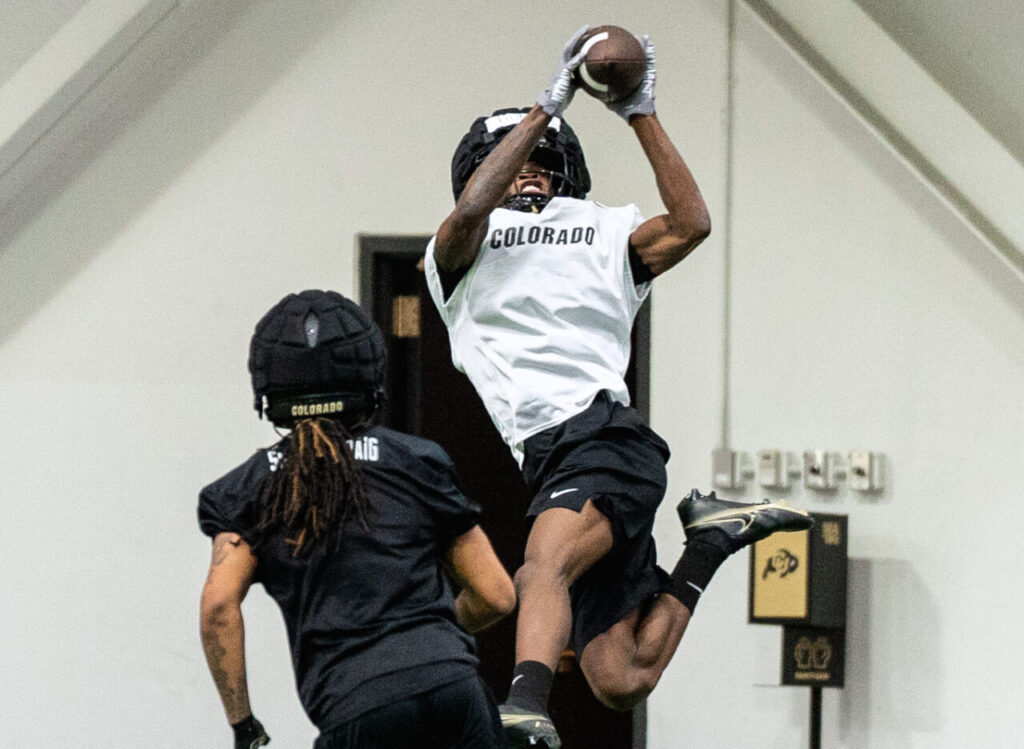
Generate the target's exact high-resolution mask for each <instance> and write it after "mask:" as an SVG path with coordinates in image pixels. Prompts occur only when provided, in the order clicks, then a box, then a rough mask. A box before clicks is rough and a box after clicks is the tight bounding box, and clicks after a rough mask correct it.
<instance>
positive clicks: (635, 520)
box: [523, 392, 670, 657]
mask: <svg viewBox="0 0 1024 749" xmlns="http://www.w3.org/2000/svg"><path fill="white" fill-rule="evenodd" d="M524 452H525V457H524V460H523V477H524V478H525V479H526V483H527V485H528V486H529V488H530V491H531V492H532V493H533V501H532V502H531V503H530V508H529V510H528V511H527V516H528V517H529V518H531V519H533V518H536V517H537V516H538V515H539V514H540V513H542V512H544V510H548V509H551V508H553V507H564V508H568V509H570V510H575V511H576V512H579V511H580V510H581V509H582V508H583V505H584V503H585V502H586V501H587V500H588V499H589V500H592V501H593V503H594V506H595V507H596V508H597V510H598V511H600V512H601V514H602V515H604V516H605V517H607V518H608V520H609V522H610V523H611V526H612V534H613V536H614V544H613V546H612V549H611V551H610V552H608V554H607V555H605V556H604V557H603V558H602V559H601V560H600V561H599V562H598V563H597V564H595V565H594V566H593V567H592V568H591V569H589V570H588V571H587V572H585V573H584V574H583V576H582V577H580V578H579V580H577V581H576V582H575V584H573V586H572V588H570V591H569V592H570V595H571V598H572V610H573V625H572V636H571V641H570V644H571V645H572V647H573V650H574V651H575V652H576V655H577V657H579V655H580V654H582V652H583V649H584V648H585V647H586V646H587V643H589V642H590V641H591V640H592V639H593V638H594V637H596V636H597V635H599V634H601V633H602V632H604V631H606V630H607V629H608V628H609V627H611V626H612V625H613V624H615V623H616V622H618V621H620V620H621V619H623V618H624V617H625V616H626V615H627V614H629V612H631V611H633V610H634V609H636V608H637V607H639V606H640V605H642V604H643V603H645V602H646V601H647V600H649V599H650V598H651V597H652V596H654V595H655V594H656V593H657V592H658V591H659V590H660V589H661V586H662V584H663V582H664V579H665V573H664V572H663V571H661V570H660V569H659V568H658V566H657V563H656V559H657V553H656V549H655V545H654V538H653V537H652V536H651V531H652V529H653V527H654V516H655V514H656V513H657V511H658V506H659V505H660V504H661V501H662V500H663V499H664V497H665V489H666V486H667V481H668V480H667V475H666V472H665V464H666V463H667V462H668V459H669V454H670V453H669V448H668V445H667V444H666V443H665V441H664V440H663V439H661V437H659V436H658V435H657V434H656V433H655V432H654V430H652V429H651V428H650V427H648V426H647V424H645V423H644V420H643V417H641V416H640V414H639V413H638V412H637V411H636V410H635V409H633V408H630V407H628V406H623V405H622V404H621V403H617V402H615V401H613V400H612V399H611V397H610V396H609V395H608V393H606V392H602V393H600V394H599V395H598V396H597V397H596V398H595V399H594V402H593V403H592V404H591V405H590V407H589V408H587V410H586V411H584V412H583V413H580V414H577V415H576V416H573V417H572V418H571V419H568V420H567V421H565V422H563V423H562V424H559V425H558V426H556V427H552V428H551V429H547V430H545V431H543V432H540V433H539V434H535V435H534V436H532V437H530V438H529V439H527V440H526V443H525V450H524Z"/></svg>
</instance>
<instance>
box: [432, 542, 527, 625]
mask: <svg viewBox="0 0 1024 749" xmlns="http://www.w3.org/2000/svg"><path fill="white" fill-rule="evenodd" d="M445 561H446V567H447V569H448V572H449V573H450V574H451V575H452V577H453V578H455V582H456V583H457V584H458V585H459V586H460V587H461V588H462V589H461V590H460V591H459V594H458V596H457V597H456V599H455V614H456V616H457V617H458V620H459V624H461V625H462V627H463V628H464V629H465V630H466V631H467V632H479V631H480V630H482V629H487V628H488V627H490V626H491V625H493V624H496V623H497V622H499V621H501V620H502V619H504V618H505V617H506V616H508V615H509V614H511V613H512V611H513V609H515V607H516V589H515V586H514V585H513V584H512V578H511V577H509V575H508V572H506V571H505V567H504V566H503V565H502V563H501V561H500V560H499V559H498V557H497V555H496V554H495V553H494V549H493V548H492V547H491V542H490V540H489V539H488V538H487V534H485V533H484V531H483V529H482V528H481V527H480V526H479V525H475V526H473V527H472V528H470V529H469V530H468V531H466V532H465V533H463V534H462V535H461V536H459V537H458V538H456V539H455V540H454V541H453V542H452V545H451V547H450V548H449V550H448V555H447V558H446V560H445Z"/></svg>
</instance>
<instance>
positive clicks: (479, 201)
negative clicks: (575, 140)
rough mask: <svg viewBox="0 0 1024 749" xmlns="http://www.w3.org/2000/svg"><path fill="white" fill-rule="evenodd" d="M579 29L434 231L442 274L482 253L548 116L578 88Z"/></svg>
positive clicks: (556, 113)
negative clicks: (492, 219)
mask: <svg viewBox="0 0 1024 749" xmlns="http://www.w3.org/2000/svg"><path fill="white" fill-rule="evenodd" d="M589 28H590V27H589V26H583V27H582V28H580V29H579V30H578V31H577V32H576V33H575V34H573V35H572V37H571V38H570V39H569V41H568V42H566V44H565V48H564V49H563V50H562V60H561V63H560V64H559V66H558V69H557V70H556V71H555V74H554V75H553V76H552V77H551V83H550V85H549V86H548V87H547V88H546V89H544V91H542V92H541V94H540V96H539V97H537V103H536V104H535V105H534V107H533V109H531V110H530V112H529V113H528V114H527V115H526V117H525V118H524V119H523V120H522V121H521V122H519V124H517V125H516V126H515V127H514V128H513V129H512V131H511V132H510V133H509V134H508V135H506V136H505V137H504V138H503V139H502V140H501V142H500V143H499V144H498V145H497V147H495V149H494V150H493V151H491V153H490V154H488V156H487V158H486V159H484V160H483V162H482V163H481V164H480V166H479V167H477V169H476V171H475V172H474V173H473V176H472V177H471V178H470V180H469V182H468V183H467V184H466V189H465V190H463V191H462V195H460V196H459V199H458V201H457V202H456V204H455V210H453V211H452V212H451V214H450V215H449V216H448V218H446V219H445V220H444V222H443V223H442V224H441V227H440V228H439V229H438V230H437V238H436V240H435V242H434V257H435V258H436V260H437V265H438V267H439V268H440V269H441V270H443V271H454V270H457V269H459V268H464V267H465V266H467V265H470V264H471V263H472V262H473V261H474V260H475V259H476V255H477V252H478V251H479V250H480V243H481V242H482V241H483V238H484V233H485V232H486V231H487V220H488V217H489V216H490V215H491V212H492V211H494V209H495V208H497V207H498V206H499V205H500V204H501V201H502V198H504V196H505V193H506V191H507V190H508V188H509V185H511V184H512V180H513V179H515V176H516V174H517V173H518V172H519V170H520V169H521V168H522V166H523V164H525V163H526V161H527V159H529V158H530V154H532V153H533V149H534V148H535V147H536V146H537V143H538V142H540V139H541V137H543V135H544V131H545V130H546V129H547V126H548V123H549V122H551V118H552V117H557V116H559V115H560V114H561V113H562V112H563V111H564V110H565V108H566V107H567V106H569V102H571V101H572V98H573V95H574V94H575V92H576V86H577V83H576V82H575V80H574V78H573V72H574V71H575V70H576V68H578V67H579V65H580V62H581V61H582V60H583V53H582V52H578V53H576V54H573V53H574V51H575V47H576V44H577V42H578V41H579V40H580V39H581V38H582V37H583V35H584V34H586V32H587V31H588V30H589Z"/></svg>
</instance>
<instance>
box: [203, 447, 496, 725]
mask: <svg viewBox="0 0 1024 749" xmlns="http://www.w3.org/2000/svg"><path fill="white" fill-rule="evenodd" d="M284 444H285V443H283V442H282V443H278V445H275V446H274V447H271V448H269V449H267V450H261V451H259V452H257V453H256V454H255V455H253V456H252V457H251V458H249V459H248V460H247V461H245V463H243V464H242V465H240V466H238V467H237V468H235V469H234V470H233V471H231V472H230V473H228V474H226V475H225V476H223V477H222V478H220V479H218V480H217V481H215V482H213V483H212V484H210V485H209V486H207V487H205V488H204V489H203V490H202V492H201V493H200V496H199V524H200V527H201V529H202V531H203V533H205V534H206V535H208V536H210V537H213V536H215V535H216V534H217V533H220V532H223V531H230V532H234V533H238V534H240V535H241V536H242V537H243V538H246V539H249V538H250V537H251V531H252V529H253V528H254V527H255V525H256V522H257V511H258V508H257V499H258V497H259V494H260V489H261V487H262V486H263V483H264V482H265V481H267V480H268V479H269V478H270V476H271V473H272V471H274V470H275V469H276V468H277V466H278V464H279V463H280V461H281V460H282V459H283V455H282V453H281V450H282V449H283V445H284ZM350 446H351V447H352V449H353V454H354V455H355V458H356V460H357V462H358V464H359V468H360V470H361V472H362V476H363V480H364V482H365V487H366V491H367V492H368V494H369V496H370V502H371V505H372V508H373V510H372V515H371V517H370V522H369V528H368V529H364V528H362V527H361V526H360V525H359V524H358V523H349V524H348V525H347V526H346V527H345V530H344V533H343V535H342V538H341V544H340V548H338V549H337V550H335V549H334V548H333V547H331V548H330V549H323V548H321V549H317V550H315V551H314V552H313V553H312V554H311V555H310V556H308V557H306V558H301V559H296V558H294V557H292V556H291V553H290V551H289V549H288V547H286V545H285V543H284V538H283V536H281V535H280V534H278V535H276V536H270V537H269V538H268V539H266V540H265V541H264V542H263V543H261V544H259V545H258V546H257V547H256V557H257V566H256V577H255V579H256V581H257V582H259V583H261V584H262V585H263V586H264V588H265V589H266V590H267V592H268V593H269V594H270V595H271V596H272V597H273V598H274V600H275V601H277V603H278V605H279V606H280V608H281V612H282V614H283V615H284V620H285V624H286V627H287V630H288V638H289V644H290V648H291V654H292V664H293V667H294V670H295V678H296V682H297V686H298V690H299V696H300V699H301V701H302V704H303V706H304V707H305V709H306V712H307V713H308V715H309V717H310V719H311V720H312V721H313V723H314V724H315V725H316V726H317V727H318V728H320V729H321V730H324V729H326V728H329V727H331V726H334V725H338V724H339V723H342V722H344V721H346V720H350V719H352V718H354V717H357V716H358V715H360V714H362V713H363V712H366V711H367V710H371V709H373V708H375V707H379V706H381V705H384V704H389V703H390V702H392V701H393V700H395V699H397V698H400V697H403V696H409V695H411V694H415V693H417V692H418V691H424V690H426V689H429V688H432V687H434V686H439V685H441V684H443V683H447V682H448V681H452V680H454V679H456V678H462V677H464V676H466V675H469V674H472V673H474V672H475V668H476V665H477V660H476V656H475V654H474V643H473V639H472V637H471V636H470V635H468V634H467V633H466V632H465V631H464V630H462V629H461V628H460V627H459V625H458V624H457V622H456V618H455V607H454V599H453V595H452V590H451V588H450V585H449V584H448V581H447V579H446V578H445V576H444V574H443V573H442V569H441V566H440V562H441V560H442V559H443V557H444V555H445V553H446V552H447V551H448V549H449V547H450V545H451V542H452V540H453V539H454V538H455V537H457V536H459V535H461V534H463V533H465V532H466V531H467V530H469V529H470V528H472V527H473V526H474V525H476V524H477V523H478V522H479V517H480V508H479V506H478V505H476V504H475V503H474V502H472V501H470V500H469V499H467V498H466V497H465V496H464V495H463V494H462V491H461V490H460V489H459V485H458V481H457V478H456V475H455V469H454V466H453V464H452V461H451V459H450V458H449V457H448V455H447V454H446V453H445V452H444V450H442V449H441V447H440V446H439V445H437V444H436V443H433V442H430V441H428V440H424V439H420V438H418V437H413V436H411V435H407V434H403V433H401V432H396V431H394V430H391V429H387V428H384V427H373V428H371V429H370V430H368V431H366V432H364V433H362V434H361V435H360V436H359V437H357V438H355V439H354V440H353V441H352V442H351V443H350Z"/></svg>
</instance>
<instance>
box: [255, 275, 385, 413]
mask: <svg viewBox="0 0 1024 749" xmlns="http://www.w3.org/2000/svg"><path fill="white" fill-rule="evenodd" d="M386 364H387V354H386V349H385V347H384V336H383V335H382V334H381V332H380V328H378V327H377V325H376V324H375V323H374V322H373V321H372V320H371V319H370V318H369V317H368V316H367V315H366V313H365V312H363V310H362V308H361V307H359V305H357V304H356V303H355V302H353V301H352V300H351V299H347V298H346V297H344V296H342V295H341V294H339V293H337V292H336V291H317V290H310V291H303V292H301V293H299V294H289V295H288V296H286V297H285V298H284V299H282V300H281V301H280V302H278V303H277V304H276V305H274V306H273V307H272V308H271V309H270V311H269V312H267V314H265V315H264V316H263V318H262V319H261V320H260V321H259V323H257V325H256V331H255V333H253V336H252V341H251V343H250V346H249V373H250V374H251V375H252V390H253V395H254V397H255V400H254V402H253V406H254V408H255V409H256V411H257V412H258V413H259V415H260V418H263V412H264V408H265V409H266V414H267V418H268V419H270V421H272V422H273V423H274V424H275V425H276V426H280V427H287V428H290V427H292V426H294V424H295V422H296V421H298V420H300V419H303V418H309V417H316V416H328V417H334V418H340V419H342V420H343V421H346V422H351V420H352V419H355V418H357V417H363V416H372V415H373V414H374V413H375V412H376V411H377V409H378V408H379V407H380V406H381V405H382V404H383V400H384V376H385V367H386ZM350 417H351V418H350Z"/></svg>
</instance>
